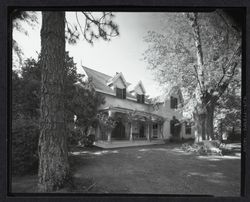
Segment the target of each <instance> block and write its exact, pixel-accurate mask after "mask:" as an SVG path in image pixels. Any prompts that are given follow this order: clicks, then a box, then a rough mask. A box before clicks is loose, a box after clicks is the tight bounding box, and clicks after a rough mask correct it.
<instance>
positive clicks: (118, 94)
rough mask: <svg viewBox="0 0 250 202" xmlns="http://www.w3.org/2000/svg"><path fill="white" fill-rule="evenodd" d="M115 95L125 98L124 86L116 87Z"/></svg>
mask: <svg viewBox="0 0 250 202" xmlns="http://www.w3.org/2000/svg"><path fill="white" fill-rule="evenodd" d="M116 97H118V98H121V99H126V88H123V89H121V88H116Z"/></svg>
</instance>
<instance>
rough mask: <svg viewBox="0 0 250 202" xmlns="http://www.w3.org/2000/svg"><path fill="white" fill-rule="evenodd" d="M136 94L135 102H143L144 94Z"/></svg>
mask: <svg viewBox="0 0 250 202" xmlns="http://www.w3.org/2000/svg"><path fill="white" fill-rule="evenodd" d="M136 96H137V102H138V103H142V104H143V103H144V102H145V96H144V95H143V94H142V95H139V94H137V95H136Z"/></svg>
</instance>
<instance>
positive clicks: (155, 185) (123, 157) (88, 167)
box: [13, 145, 241, 196]
mask: <svg viewBox="0 0 250 202" xmlns="http://www.w3.org/2000/svg"><path fill="white" fill-rule="evenodd" d="M179 148H180V145H155V146H144V147H133V148H122V149H112V150H100V149H89V150H83V151H76V152H73V153H72V155H71V157H70V160H71V163H72V165H73V173H74V180H75V184H76V187H75V189H74V190H73V192H81V193H142V194H144V193H145V194H208V195H216V196H239V195H240V173H241V170H240V157H239V156H223V157H218V156H217V157H214V156H207V157H204V156H197V155H194V154H188V153H185V152H183V151H182V150H180V149H179ZM23 178H24V177H23ZM25 180H30V182H29V183H27V182H26V183H25ZM34 181H35V178H34V177H33V178H32V177H30V178H27V177H26V178H25V179H23V181H22V180H21V179H19V180H18V179H14V183H13V191H14V192H15V191H17V192H22V191H23V192H25V188H24V185H23V184H26V185H27V186H28V184H29V185H30V186H29V187H32V186H31V183H34ZM21 185H22V186H21ZM18 187H19V188H18ZM33 187H34V186H33ZM28 192H32V189H31V190H29V191H28Z"/></svg>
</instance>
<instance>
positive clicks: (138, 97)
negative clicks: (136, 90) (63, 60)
mask: <svg viewBox="0 0 250 202" xmlns="http://www.w3.org/2000/svg"><path fill="white" fill-rule="evenodd" d="M136 98H137V102H138V103H140V95H139V94H136Z"/></svg>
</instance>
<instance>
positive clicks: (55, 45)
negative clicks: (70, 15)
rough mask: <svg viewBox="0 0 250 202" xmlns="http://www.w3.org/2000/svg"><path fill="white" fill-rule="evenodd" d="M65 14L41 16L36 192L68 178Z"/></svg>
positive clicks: (53, 187)
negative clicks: (39, 112)
mask: <svg viewBox="0 0 250 202" xmlns="http://www.w3.org/2000/svg"><path fill="white" fill-rule="evenodd" d="M64 58H65V13H64V12H47V11H46V12H42V29H41V61H42V86H41V105H40V110H41V121H40V137H39V147H38V148H39V172H38V177H39V184H38V190H39V191H40V192H50V191H52V190H56V189H58V188H60V187H61V186H62V185H63V183H64V182H65V180H67V179H68V178H69V163H68V151H67V145H66V135H67V134H66V122H65V110H64V77H65V68H64V67H65V63H64V62H65V61H64Z"/></svg>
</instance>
